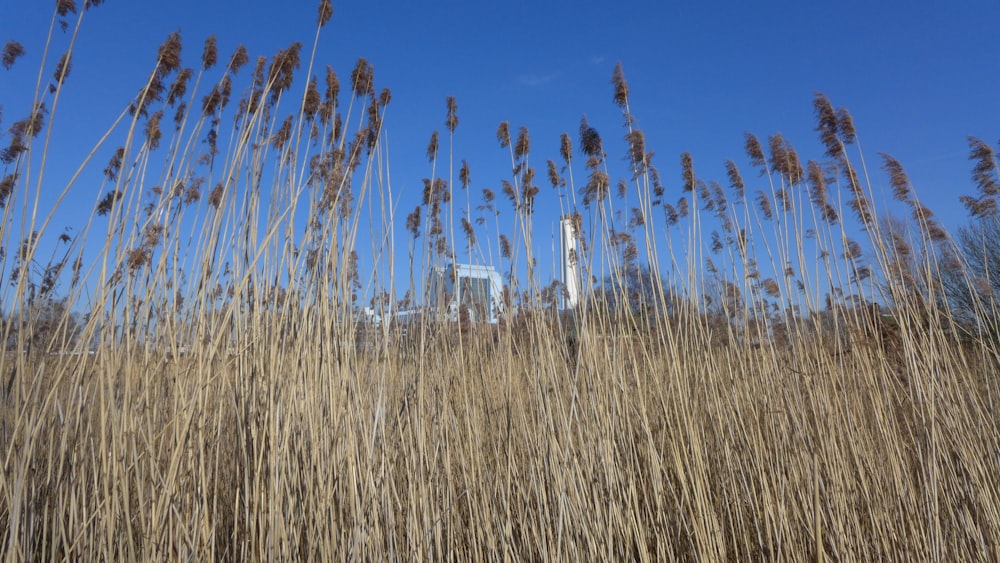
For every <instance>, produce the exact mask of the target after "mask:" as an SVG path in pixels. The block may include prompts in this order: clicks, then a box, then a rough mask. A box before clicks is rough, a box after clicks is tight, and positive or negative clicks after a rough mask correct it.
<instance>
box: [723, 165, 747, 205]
mask: <svg viewBox="0 0 1000 563" xmlns="http://www.w3.org/2000/svg"><path fill="white" fill-rule="evenodd" d="M726 175H727V176H729V187H730V188H732V190H733V192H734V193H735V194H736V197H737V198H739V199H743V194H744V191H745V187H744V185H743V176H741V175H740V169H739V168H737V167H736V163H735V162H733V161H732V160H727V161H726Z"/></svg>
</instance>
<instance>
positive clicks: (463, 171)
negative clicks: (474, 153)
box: [458, 158, 472, 190]
mask: <svg viewBox="0 0 1000 563" xmlns="http://www.w3.org/2000/svg"><path fill="white" fill-rule="evenodd" d="M458 180H459V181H460V182H461V183H462V189H463V190H465V189H468V188H469V183H470V182H471V181H472V178H471V176H470V174H469V161H468V160H465V159H464V158H463V159H462V167H461V168H460V169H459V170H458Z"/></svg>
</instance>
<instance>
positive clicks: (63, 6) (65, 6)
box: [56, 0, 76, 16]
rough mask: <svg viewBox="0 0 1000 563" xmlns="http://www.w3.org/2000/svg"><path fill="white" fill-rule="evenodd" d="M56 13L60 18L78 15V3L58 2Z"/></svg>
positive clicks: (68, 0) (71, 0) (57, 0)
mask: <svg viewBox="0 0 1000 563" xmlns="http://www.w3.org/2000/svg"><path fill="white" fill-rule="evenodd" d="M56 12H57V13H58V14H59V15H60V16H65V15H66V14H70V13H73V14H75V13H76V2H75V1H74V0H56Z"/></svg>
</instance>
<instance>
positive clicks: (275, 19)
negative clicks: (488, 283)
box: [0, 0, 1000, 246]
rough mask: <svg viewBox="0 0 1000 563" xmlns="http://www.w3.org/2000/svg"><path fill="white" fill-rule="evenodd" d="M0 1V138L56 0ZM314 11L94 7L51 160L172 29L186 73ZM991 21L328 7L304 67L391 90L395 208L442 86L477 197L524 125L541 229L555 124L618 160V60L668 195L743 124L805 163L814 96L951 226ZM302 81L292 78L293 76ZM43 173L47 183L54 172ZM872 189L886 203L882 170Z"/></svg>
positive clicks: (421, 153) (99, 122)
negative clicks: (363, 64) (589, 133)
mask: <svg viewBox="0 0 1000 563" xmlns="http://www.w3.org/2000/svg"><path fill="white" fill-rule="evenodd" d="M81 3H82V2H81ZM5 4H6V5H5V9H4V17H3V19H2V20H0V41H2V42H6V41H7V40H11V39H15V40H18V41H20V42H21V43H23V44H24V46H25V47H26V48H27V50H28V55H27V56H25V57H24V58H23V59H21V60H19V61H18V63H17V65H16V66H15V68H14V69H13V70H12V71H4V70H0V104H2V105H3V106H4V114H3V123H2V124H0V126H3V127H4V128H6V127H9V125H10V123H11V122H13V121H14V120H16V119H18V118H20V117H21V114H23V113H26V109H27V107H28V106H27V104H28V100H29V99H30V94H31V91H32V89H33V85H34V79H35V73H37V69H38V60H39V59H38V57H39V56H40V53H41V49H42V47H43V43H44V38H45V32H46V30H47V27H48V23H49V20H50V18H51V14H52V12H51V10H52V5H53V4H54V2H49V1H42V0H32V1H30V2H6V3H5ZM316 4H317V2H316V1H314V0H301V1H300V0H296V1H288V2H283V3H277V2H263V1H258V0H248V1H241V2H235V1H229V0H201V1H193V0H172V1H165V0H156V1H146V0H142V1H139V0H133V1H129V2H126V1H122V0H110V1H107V2H105V3H104V4H103V5H101V6H99V7H98V8H97V9H96V10H92V11H90V12H88V13H87V14H86V19H85V24H84V27H83V29H82V32H81V35H80V38H79V40H78V41H79V46H78V48H77V51H76V56H75V57H74V60H73V71H72V74H71V76H70V77H69V80H68V83H67V90H66V91H65V93H64V98H63V100H62V101H61V102H60V104H61V106H60V113H61V115H60V117H59V129H58V135H57V136H56V137H55V140H54V143H55V145H54V149H55V152H52V154H66V155H68V156H67V158H66V162H73V163H76V162H78V161H79V160H80V158H82V156H83V155H84V154H85V153H86V150H87V149H89V147H91V146H92V145H93V144H94V142H96V140H97V137H98V136H99V135H100V134H101V132H103V128H105V127H106V126H107V125H108V124H109V123H110V122H111V120H112V119H113V118H114V117H115V116H116V115H117V114H118V112H120V111H121V109H122V108H124V107H125V106H126V105H127V104H128V102H129V100H130V99H131V98H132V96H133V95H134V94H135V92H136V90H137V89H138V87H139V85H140V84H141V83H142V82H143V81H144V80H145V77H146V76H147V75H148V73H149V72H150V70H151V68H152V66H153V64H154V63H155V54H156V49H157V47H158V46H159V44H160V43H161V42H162V41H163V40H164V38H165V37H166V36H167V35H168V34H169V33H170V32H172V31H176V30H180V32H181V34H182V36H183V39H184V43H185V51H184V55H185V60H184V63H185V64H186V65H189V66H194V67H197V66H198V62H199V57H200V54H201V44H202V42H203V40H204V39H205V37H207V36H208V35H209V34H212V33H214V34H216V35H217V36H218V44H219V51H220V59H221V60H223V61H224V60H227V59H228V56H229V54H230V53H231V52H232V51H233V49H234V48H235V47H236V46H237V45H238V44H239V43H244V44H245V45H246V46H247V48H248V50H249V52H250V54H251V56H252V57H254V56H257V55H265V56H271V55H273V54H274V53H275V52H276V51H277V49H279V48H282V47H285V46H287V45H288V44H289V43H290V42H292V41H295V40H298V41H302V42H303V44H304V45H305V46H306V48H308V46H309V45H311V43H312V38H313V35H314V32H315V13H316V12H315V10H316ZM998 22H1000V3H998V2H996V1H994V0H958V1H955V2H949V3H941V2H928V1H923V0H921V1H914V2H862V1H846V2H824V3H816V2H792V1H782V2H776V1H762V2H686V3H673V2H644V1H634V0H633V1H624V2H591V1H577V2H567V1H558V2H546V1H534V2H527V1H521V0H513V1H508V2H503V3H481V2H468V1H455V0H439V1H434V2H421V1H403V0H372V1H368V2H336V1H335V2H334V15H333V18H332V20H331V21H330V24H329V25H328V26H327V27H326V28H325V29H324V30H323V33H322V36H321V39H320V43H319V52H318V56H317V62H318V64H319V65H320V68H322V65H326V64H329V65H331V66H332V67H333V68H334V69H335V70H336V71H337V72H338V74H339V75H340V76H341V79H342V81H346V78H347V77H348V76H349V74H350V71H351V69H352V68H353V66H354V62H355V61H356V60H357V58H358V57H362V56H363V57H366V58H367V59H368V60H369V61H370V62H371V63H372V64H373V66H374V69H375V80H376V85H377V86H378V87H379V88H381V87H387V88H389V89H390V90H391V91H392V95H393V101H392V104H391V105H390V108H389V112H388V114H387V116H386V118H387V122H386V129H385V132H386V134H387V135H388V140H389V146H390V159H391V172H392V182H393V189H394V191H396V192H397V193H403V194H404V196H403V198H402V200H401V202H400V211H401V212H404V213H405V212H408V211H409V210H411V209H412V208H413V206H414V205H416V203H417V202H418V200H419V193H420V190H421V186H422V184H421V179H422V178H424V177H426V176H429V175H430V166H429V164H428V163H427V161H426V157H425V151H426V145H427V140H428V138H429V136H430V134H431V132H432V131H434V130H439V131H441V132H442V133H444V132H445V131H444V119H445V97H446V96H449V95H450V96H455V97H456V98H457V101H458V105H459V109H458V116H459V120H460V122H459V125H458V129H457V131H456V135H455V143H456V145H455V156H456V158H457V159H459V160H460V159H462V158H466V159H468V160H469V163H470V166H471V170H472V179H473V188H474V190H475V193H478V192H479V190H480V189H481V188H483V187H489V188H492V189H495V190H497V191H498V192H499V186H500V180H501V179H504V178H509V176H510V174H509V172H510V161H509V155H508V154H507V152H506V150H503V149H501V148H500V147H499V146H498V144H497V142H496V127H497V125H498V123H499V122H500V121H504V120H507V121H510V122H511V125H512V128H513V129H514V130H516V128H517V127H518V126H519V125H526V126H527V127H528V128H529V130H530V131H531V137H532V164H533V165H534V166H535V167H536V168H538V178H539V180H540V181H539V182H538V184H539V185H540V186H541V187H542V188H543V189H542V194H543V195H542V196H541V197H542V198H543V199H542V200H541V201H542V202H543V205H542V206H540V207H541V208H542V209H543V210H542V211H541V212H540V214H539V218H538V222H537V223H536V233H538V234H541V233H543V232H547V231H548V230H549V229H548V228H546V227H545V225H546V224H547V223H554V221H555V220H556V217H555V214H554V213H553V212H551V210H552V209H554V208H555V199H554V198H553V197H552V195H551V192H550V190H549V189H548V184H547V181H545V179H544V178H545V175H544V165H545V160H546V159H548V158H551V159H554V160H555V159H557V158H558V147H559V134H560V133H562V132H564V131H566V132H569V133H571V134H572V135H573V136H574V138H575V132H576V129H577V127H578V124H579V122H580V118H581V116H582V115H584V114H586V115H587V117H588V119H589V120H590V122H591V125H593V126H595V127H596V128H597V129H598V130H599V131H600V132H601V133H602V135H603V136H604V140H605V145H606V147H607V150H608V153H609V158H610V161H611V162H612V163H614V162H622V163H623V161H622V159H623V158H624V155H625V145H624V142H623V141H621V138H622V135H623V134H624V131H623V130H622V128H621V124H622V119H621V114H620V112H619V110H618V109H617V108H616V107H615V106H614V105H613V103H612V89H611V86H610V84H609V79H610V77H611V73H612V70H613V68H614V66H615V64H616V63H617V62H619V61H620V62H621V64H622V65H623V68H624V71H625V76H626V78H627V79H628V82H629V85H630V88H631V100H630V102H631V108H632V112H633V113H634V115H635V117H636V118H637V120H638V121H637V125H638V127H639V128H641V129H642V130H643V131H644V132H645V134H646V140H647V147H648V150H652V151H654V152H655V154H656V156H655V159H654V162H655V164H656V165H657V166H658V168H659V170H660V173H661V175H662V176H663V178H664V183H665V185H666V187H667V190H668V193H669V192H670V191H671V190H674V191H673V194H674V195H675V197H676V196H677V195H679V193H680V185H681V178H680V174H681V171H680V165H679V155H680V153H681V152H683V151H688V152H690V153H691V154H692V155H693V157H694V163H695V170H696V172H697V174H698V175H699V177H701V178H704V179H715V180H718V181H720V182H721V183H725V182H724V181H725V170H724V168H723V161H724V159H727V158H732V159H734V160H736V161H737V163H739V164H740V165H741V166H742V167H744V175H745V176H748V177H749V176H753V174H752V173H751V172H750V167H749V163H748V162H747V160H746V157H745V155H744V153H743V135H744V132H745V131H750V132H753V133H755V134H757V135H758V136H760V137H761V138H762V139H765V138H766V136H767V135H769V134H773V133H777V132H781V133H782V134H783V135H784V137H785V138H786V139H787V140H789V141H790V142H791V143H792V144H793V145H794V146H795V147H796V148H797V149H798V150H799V153H800V155H801V156H802V158H803V160H806V159H808V158H821V157H822V152H823V151H822V148H821V146H820V144H819V142H818V139H817V135H816V133H815V132H814V131H813V127H814V118H813V109H812V97H813V93H814V92H817V91H821V92H824V93H825V94H827V95H828V96H829V98H830V99H831V100H832V101H833V103H834V104H835V105H837V106H842V107H846V108H847V109H849V110H850V111H851V113H852V114H853V116H854V121H855V124H856V126H857V128H858V133H859V139H860V141H861V144H862V148H863V149H864V151H865V154H866V158H867V160H868V162H869V165H870V166H872V167H873V168H874V167H876V166H877V164H878V162H879V161H878V158H877V152H878V151H883V152H887V153H890V154H892V155H893V156H895V157H896V158H898V159H899V160H900V161H901V162H902V163H903V165H904V166H905V167H906V169H907V171H908V172H909V174H910V177H911V179H912V181H913V183H914V186H915V189H916V191H917V194H918V196H919V197H920V198H921V199H922V200H923V202H924V203H925V204H927V205H928V206H930V207H931V208H932V209H933V210H934V211H935V212H936V213H937V215H938V216H939V217H940V218H941V220H942V222H944V223H945V225H946V226H948V227H949V228H954V227H956V226H959V225H961V224H963V222H964V221H965V214H964V209H963V208H962V207H961V205H960V204H959V202H958V199H957V198H958V196H959V195H961V194H965V193H972V192H973V191H974V187H973V185H972V183H971V181H970V179H969V178H970V169H971V167H970V165H969V162H968V160H967V154H968V148H967V144H966V136H967V135H974V136H978V137H981V138H983V139H984V140H986V141H988V142H990V143H991V144H992V145H994V146H996V144H997V139H998V138H1000V95H998V93H1000V68H998V67H1000V57H998V55H997V54H998V53H1000V33H998V27H997V25H998ZM61 41H63V42H65V38H62V39H61ZM48 72H50V71H47V73H48ZM304 83H305V80H304V77H301V76H300V77H299V79H298V81H297V83H296V85H298V86H302V85H304ZM623 164H624V163H623ZM102 165H103V160H102ZM52 167H53V172H52V174H53V175H56V176H58V167H59V163H55V164H53V165H52ZM578 173H579V172H578ZM439 174H440V171H439ZM622 174H624V166H623V167H622ZM613 176H614V175H613ZM873 183H874V185H875V188H876V191H878V190H881V189H885V191H886V193H887V192H888V187H887V181H886V180H885V178H884V176H883V175H882V174H880V173H876V174H875V175H874V176H873ZM80 191H81V192H85V190H84V189H81V190H80ZM93 197H94V196H93V194H92V193H81V194H76V193H74V194H71V196H70V198H71V200H72V201H70V202H68V206H67V209H68V210H71V211H72V210H78V209H87V210H88V211H89V209H91V205H92V202H93ZM546 198H548V199H546ZM668 199H669V198H668ZM459 201H464V200H461V199H460V200H459ZM545 202H547V203H548V205H545ZM76 203H78V204H79V205H77V206H75V205H74V204H76ZM473 205H475V203H473ZM545 213H549V215H550V217H549V218H548V220H546V216H545ZM401 222H402V218H400V224H401ZM400 226H401V225H400ZM400 231H401V232H402V229H401V228H400ZM546 246H547V245H546Z"/></svg>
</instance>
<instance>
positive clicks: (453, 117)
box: [444, 96, 458, 133]
mask: <svg viewBox="0 0 1000 563" xmlns="http://www.w3.org/2000/svg"><path fill="white" fill-rule="evenodd" d="M445 104H446V105H447V106H448V117H447V119H445V122H444V126H445V127H447V128H448V132H449V133H454V132H455V128H456V127H458V102H456V101H455V96H448V97H447V98H446V99H445Z"/></svg>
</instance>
